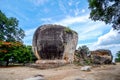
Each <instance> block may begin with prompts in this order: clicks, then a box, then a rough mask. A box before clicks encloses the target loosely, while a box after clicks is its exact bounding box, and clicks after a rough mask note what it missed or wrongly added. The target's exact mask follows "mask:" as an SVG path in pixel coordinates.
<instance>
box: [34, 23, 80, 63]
mask: <svg viewBox="0 0 120 80" xmlns="http://www.w3.org/2000/svg"><path fill="white" fill-rule="evenodd" d="M77 41H78V34H77V33H76V32H75V31H73V30H71V29H69V28H66V27H64V26H61V25H52V24H48V25H42V26H40V27H39V28H38V29H37V30H36V31H35V33H34V36H33V41H32V47H33V52H34V54H35V55H36V57H37V58H38V60H66V61H68V62H71V61H73V59H74V51H75V49H76V45H77Z"/></svg>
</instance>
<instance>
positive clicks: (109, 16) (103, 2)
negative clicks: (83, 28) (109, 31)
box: [88, 0, 120, 30]
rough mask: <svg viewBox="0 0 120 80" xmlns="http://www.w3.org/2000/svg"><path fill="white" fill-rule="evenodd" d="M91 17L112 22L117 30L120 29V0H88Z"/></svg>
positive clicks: (108, 22) (107, 22)
mask: <svg viewBox="0 0 120 80" xmlns="http://www.w3.org/2000/svg"><path fill="white" fill-rule="evenodd" d="M88 2H89V9H90V10H91V12H90V18H91V19H92V20H94V21H97V20H99V21H104V22H105V23H106V24H112V27H113V28H114V29H115V30H119V29H120V0H88Z"/></svg>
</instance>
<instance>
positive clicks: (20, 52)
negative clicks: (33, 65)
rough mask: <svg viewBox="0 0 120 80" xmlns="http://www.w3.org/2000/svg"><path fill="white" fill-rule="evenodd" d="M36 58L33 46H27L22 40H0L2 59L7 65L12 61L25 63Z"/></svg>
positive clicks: (0, 56) (0, 59) (0, 57)
mask: <svg viewBox="0 0 120 80" xmlns="http://www.w3.org/2000/svg"><path fill="white" fill-rule="evenodd" d="M35 59H36V58H35V56H34V55H33V52H32V47H31V46H26V45H24V44H22V43H21V42H6V41H0V61H4V62H6V66H8V64H9V62H10V61H11V62H13V63H14V62H17V63H23V64H25V63H26V62H31V61H34V60H35Z"/></svg>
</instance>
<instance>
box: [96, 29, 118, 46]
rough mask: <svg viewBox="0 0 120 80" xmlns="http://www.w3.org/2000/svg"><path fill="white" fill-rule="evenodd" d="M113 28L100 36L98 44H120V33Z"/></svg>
mask: <svg viewBox="0 0 120 80" xmlns="http://www.w3.org/2000/svg"><path fill="white" fill-rule="evenodd" d="M118 32H119V31H115V30H113V29H111V30H110V32H109V33H107V34H105V35H103V36H101V37H99V38H98V42H97V45H110V44H119V43H120V33H118Z"/></svg>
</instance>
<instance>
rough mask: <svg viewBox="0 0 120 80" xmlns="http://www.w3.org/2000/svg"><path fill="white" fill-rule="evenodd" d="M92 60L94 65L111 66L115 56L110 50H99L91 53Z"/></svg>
mask: <svg viewBox="0 0 120 80" xmlns="http://www.w3.org/2000/svg"><path fill="white" fill-rule="evenodd" d="M91 58H92V61H93V63H94V64H111V63H112V59H113V56H112V53H111V51H110V50H105V49H99V50H95V51H91Z"/></svg>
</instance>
